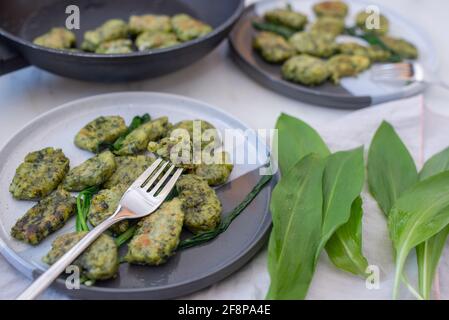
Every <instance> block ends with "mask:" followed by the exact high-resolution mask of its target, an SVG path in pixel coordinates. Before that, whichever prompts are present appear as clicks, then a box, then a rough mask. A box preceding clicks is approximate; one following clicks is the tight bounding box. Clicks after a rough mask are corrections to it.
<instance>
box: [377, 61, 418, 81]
mask: <svg viewBox="0 0 449 320" xmlns="http://www.w3.org/2000/svg"><path fill="white" fill-rule="evenodd" d="M414 75H415V69H414V66H413V64H411V63H406V62H404V63H388V64H382V65H376V66H374V67H373V69H372V78H373V80H381V81H388V80H391V81H398V80H403V81H408V80H413V78H414Z"/></svg>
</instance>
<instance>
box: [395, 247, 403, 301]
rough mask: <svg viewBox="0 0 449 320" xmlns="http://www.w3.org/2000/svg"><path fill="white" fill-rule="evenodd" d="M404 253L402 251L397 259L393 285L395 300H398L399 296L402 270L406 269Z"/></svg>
mask: <svg viewBox="0 0 449 320" xmlns="http://www.w3.org/2000/svg"><path fill="white" fill-rule="evenodd" d="M403 255H404V253H403V250H401V251H400V252H399V254H398V256H397V258H396V271H395V275H394V284H393V300H397V298H398V296H399V286H400V284H401V274H402V269H403V268H404V262H405V258H404V257H403Z"/></svg>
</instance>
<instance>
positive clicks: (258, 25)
mask: <svg viewBox="0 0 449 320" xmlns="http://www.w3.org/2000/svg"><path fill="white" fill-rule="evenodd" d="M253 27H254V29H256V30H259V31H268V32H273V33H276V34H278V35H280V36H282V37H284V38H285V39H289V38H290V37H291V36H292V35H294V34H295V33H296V32H297V31H296V30H293V29H291V28H288V27H285V26H281V25H278V24H275V23H270V22H258V21H253Z"/></svg>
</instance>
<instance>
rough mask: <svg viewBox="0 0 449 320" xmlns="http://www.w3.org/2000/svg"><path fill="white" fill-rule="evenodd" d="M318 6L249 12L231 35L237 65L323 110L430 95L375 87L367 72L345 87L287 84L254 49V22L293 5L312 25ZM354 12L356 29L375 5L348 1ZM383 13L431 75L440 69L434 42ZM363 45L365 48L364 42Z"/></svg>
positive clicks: (306, 0) (307, 1)
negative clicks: (358, 17)
mask: <svg viewBox="0 0 449 320" xmlns="http://www.w3.org/2000/svg"><path fill="white" fill-rule="evenodd" d="M317 2H318V1H316V0H290V1H278V0H265V1H260V2H257V3H256V4H253V5H251V6H249V7H247V8H246V9H245V11H244V13H243V15H242V17H241V18H240V20H239V21H238V22H237V24H236V25H235V27H234V29H233V31H232V32H231V34H230V38H229V39H230V40H229V42H230V46H231V55H232V57H233V58H234V61H235V62H236V63H237V64H238V65H239V66H240V67H241V68H242V70H243V71H244V72H246V73H247V74H248V75H249V76H251V77H252V78H254V79H255V80H256V81H258V82H259V83H261V84H262V85H264V86H265V87H267V88H269V89H271V90H274V91H276V92H279V93H280V94H283V95H286V96H289V97H291V98H294V99H297V100H300V101H304V102H307V103H310V104H316V105H322V106H326V107H331V108H344V109H358V108H363V107H367V106H370V105H374V104H379V103H383V102H387V101H391V100H395V99H400V98H404V97H408V96H412V95H415V94H418V93H420V92H422V91H423V90H424V89H425V86H424V85H423V84H418V83H413V84H395V85H392V84H386V83H378V82H377V83H376V82H374V81H372V80H371V71H370V70H368V71H365V72H363V73H362V74H361V75H359V76H358V77H357V78H344V79H342V81H341V84H340V85H337V86H336V85H333V84H331V83H325V84H323V85H320V86H316V87H306V86H302V85H299V84H295V83H291V82H288V81H285V80H283V79H282V77H281V70H280V69H281V68H280V66H277V65H270V64H268V63H266V62H265V61H263V60H262V59H261V58H260V57H259V55H258V54H257V53H256V52H254V50H253V49H252V47H251V43H252V39H253V37H254V35H255V34H256V30H254V28H253V27H252V25H251V23H252V21H253V20H254V19H260V17H261V16H263V14H264V12H266V11H268V10H271V9H274V8H279V7H285V6H286V5H287V4H288V3H289V4H291V5H292V6H293V8H294V9H295V10H298V11H300V12H304V13H306V14H307V15H308V17H309V20H312V19H314V14H313V11H312V6H313V4H315V3H317ZM345 2H347V3H348V5H349V6H350V12H349V15H348V17H347V19H346V25H348V26H352V25H354V21H355V19H354V17H355V15H356V14H357V12H359V11H361V10H364V9H365V8H366V6H368V5H373V2H372V1H369V2H365V1H355V0H345ZM378 7H379V8H380V12H381V13H382V14H384V15H385V16H387V17H388V18H389V20H390V24H391V32H390V33H391V35H393V36H397V37H403V38H405V39H408V40H409V41H411V42H413V43H414V44H415V45H416V46H417V47H418V49H419V51H420V58H419V62H420V63H422V65H423V66H424V67H425V69H426V70H428V71H429V72H434V71H435V70H436V69H437V57H436V50H435V48H434V46H433V45H432V43H431V42H430V40H429V37H428V36H427V35H426V34H425V33H424V32H423V31H421V30H420V29H419V28H418V27H416V26H415V25H414V24H413V23H411V22H409V21H407V20H406V19H404V18H402V17H401V16H400V15H398V14H396V13H394V12H392V11H391V10H389V9H387V8H384V7H382V6H378ZM354 40H355V41H359V42H360V40H359V39H354V38H351V37H348V36H341V37H339V38H338V39H337V41H354ZM362 43H363V42H362Z"/></svg>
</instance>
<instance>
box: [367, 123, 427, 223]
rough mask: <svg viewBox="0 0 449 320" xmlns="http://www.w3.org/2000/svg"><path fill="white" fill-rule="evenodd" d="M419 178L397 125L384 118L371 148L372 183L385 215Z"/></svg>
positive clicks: (369, 166) (369, 171) (372, 190)
mask: <svg viewBox="0 0 449 320" xmlns="http://www.w3.org/2000/svg"><path fill="white" fill-rule="evenodd" d="M417 181H418V173H417V170H416V165H415V162H414V161H413V158H412V156H411V155H410V153H409V152H408V150H407V148H406V147H405V145H404V143H403V142H402V141H401V139H400V138H399V136H398V135H397V133H396V132H395V130H394V129H393V127H392V126H391V125H390V124H389V123H387V122H385V121H384V122H383V123H382V124H381V125H380V127H379V129H378V130H377V132H376V133H375V135H374V138H373V140H372V142H371V146H370V149H369V152H368V186H369V190H370V192H371V194H372V196H373V197H374V198H375V199H376V201H377V203H378V204H379V207H380V208H381V209H382V211H383V212H384V213H385V215H387V216H388V215H389V213H390V210H391V208H392V206H393V204H394V202H395V200H396V199H397V198H399V197H400V196H401V194H402V193H403V192H404V191H405V190H406V189H408V188H409V187H411V186H412V185H414V184H415V183H416V182H417Z"/></svg>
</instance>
